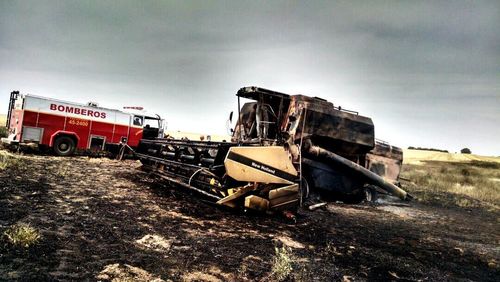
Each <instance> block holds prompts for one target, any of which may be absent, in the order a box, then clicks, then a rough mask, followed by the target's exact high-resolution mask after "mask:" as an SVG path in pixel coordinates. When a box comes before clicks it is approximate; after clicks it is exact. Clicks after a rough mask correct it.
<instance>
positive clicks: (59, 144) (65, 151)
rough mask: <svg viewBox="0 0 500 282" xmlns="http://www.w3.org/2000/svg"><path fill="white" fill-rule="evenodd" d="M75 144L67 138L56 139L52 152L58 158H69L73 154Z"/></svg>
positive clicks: (71, 139)
mask: <svg viewBox="0 0 500 282" xmlns="http://www.w3.org/2000/svg"><path fill="white" fill-rule="evenodd" d="M75 148H76V144H75V141H74V140H73V138H71V137H69V136H60V137H57V139H56V141H55V142H54V152H55V153H56V155H58V156H70V155H72V154H73V153H74V152H75Z"/></svg>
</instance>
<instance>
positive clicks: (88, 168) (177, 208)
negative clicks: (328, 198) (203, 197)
mask: <svg viewBox="0 0 500 282" xmlns="http://www.w3.org/2000/svg"><path fill="white" fill-rule="evenodd" d="M18 159H19V163H18V165H15V166H9V167H7V168H5V169H3V170H0V234H3V233H4V231H5V230H6V229H7V228H8V227H9V226H11V225H13V224H16V223H29V224H30V225H31V226H33V227H34V228H36V229H37V230H39V231H40V233H41V238H40V240H39V242H38V243H37V244H36V245H34V246H32V247H29V248H27V249H25V248H21V247H15V246H12V245H11V244H10V243H9V242H8V241H7V239H6V237H5V236H1V239H0V280H26V281H28V280H29V281H39V280H103V281H108V280H113V279H115V281H132V280H149V281H169V280H171V281H182V280H184V281H267V280H273V276H272V275H271V268H272V262H273V257H274V256H275V247H282V246H288V248H289V249H290V252H291V256H292V258H293V264H292V267H293V271H292V274H291V275H290V276H289V277H288V280H291V281H365V280H384V281H387V280H402V281H444V280H454V281H456V280H462V281H499V280H500V279H499V278H500V275H499V274H500V272H499V267H498V261H499V260H500V248H499V246H500V221H499V217H498V214H492V213H487V212H484V211H480V210H465V209H445V208H442V207H438V206H430V205H421V204H418V203H415V202H413V203H410V204H403V203H400V202H385V203H379V204H377V205H369V204H364V205H344V204H339V203H330V204H328V205H327V207H326V208H323V209H318V210H315V211H305V210H304V211H300V212H299V215H298V218H297V223H292V222H288V221H286V220H285V219H282V218H280V217H275V216H256V215H246V214H237V213H234V212H230V211H227V210H222V209H220V208H217V207H215V206H212V205H210V204H208V203H205V202H203V201H200V200H199V198H197V197H192V196H190V195H189V194H188V193H186V192H183V191H181V190H179V189H173V188H171V187H166V186H163V185H161V183H158V182H153V181H150V180H149V179H148V178H147V177H146V174H145V173H143V172H141V171H140V170H139V169H138V168H139V167H140V164H139V163H138V162H136V161H132V160H128V161H124V162H118V161H114V160H109V159H105V158H101V159H95V158H88V157H71V158H59V157H52V156H40V155H25V156H19V157H18Z"/></svg>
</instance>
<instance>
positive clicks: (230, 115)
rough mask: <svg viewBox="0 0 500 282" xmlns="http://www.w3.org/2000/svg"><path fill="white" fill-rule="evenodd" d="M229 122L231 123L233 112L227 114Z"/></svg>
mask: <svg viewBox="0 0 500 282" xmlns="http://www.w3.org/2000/svg"><path fill="white" fill-rule="evenodd" d="M229 122H230V123H232V122H233V111H231V112H230V113H229Z"/></svg>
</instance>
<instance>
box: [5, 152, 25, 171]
mask: <svg viewBox="0 0 500 282" xmlns="http://www.w3.org/2000/svg"><path fill="white" fill-rule="evenodd" d="M20 164H21V161H20V160H19V157H17V156H16V155H13V154H11V153H8V152H7V151H0V170H4V169H6V168H17V167H19V166H20Z"/></svg>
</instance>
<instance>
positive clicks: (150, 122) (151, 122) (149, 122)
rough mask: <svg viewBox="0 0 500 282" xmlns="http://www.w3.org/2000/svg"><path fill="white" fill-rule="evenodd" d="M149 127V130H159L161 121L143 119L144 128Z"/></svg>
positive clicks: (150, 118) (152, 118)
mask: <svg viewBox="0 0 500 282" xmlns="http://www.w3.org/2000/svg"><path fill="white" fill-rule="evenodd" d="M146 126H149V127H150V128H160V127H161V120H160V119H158V118H154V117H144V127H146Z"/></svg>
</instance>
